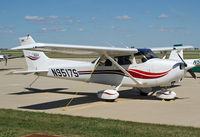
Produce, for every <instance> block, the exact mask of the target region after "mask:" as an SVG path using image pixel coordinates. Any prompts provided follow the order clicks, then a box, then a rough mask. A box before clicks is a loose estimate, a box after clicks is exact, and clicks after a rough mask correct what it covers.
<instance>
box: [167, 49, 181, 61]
mask: <svg viewBox="0 0 200 137" xmlns="http://www.w3.org/2000/svg"><path fill="white" fill-rule="evenodd" d="M178 54H179V55H180V56H181V58H182V59H183V49H180V50H177V49H174V50H172V51H171V53H170V55H169V59H171V60H179V61H181V59H180V57H179V56H178Z"/></svg>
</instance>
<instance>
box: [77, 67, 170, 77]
mask: <svg viewBox="0 0 200 137" xmlns="http://www.w3.org/2000/svg"><path fill="white" fill-rule="evenodd" d="M170 70H171V69H170ZM170 70H168V71H165V72H161V73H151V72H145V71H141V70H135V69H130V70H128V71H127V72H128V73H129V74H131V76H133V77H134V78H140V79H155V78H161V77H163V76H165V75H167V74H168V73H169V71H170ZM94 72H99V73H101V72H102V73H103V72H118V73H123V72H122V71H121V70H95V71H94ZM78 73H80V74H81V73H82V74H83V73H91V71H78ZM123 74H124V73H123Z"/></svg>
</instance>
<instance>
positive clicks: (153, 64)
mask: <svg viewBox="0 0 200 137" xmlns="http://www.w3.org/2000/svg"><path fill="white" fill-rule="evenodd" d="M20 42H21V46H19V47H15V48H12V49H33V48H34V49H36V50H43V51H53V52H65V53H69V52H70V53H74V54H85V53H87V54H93V55H94V54H95V55H99V57H98V58H97V59H95V60H94V61H92V62H83V61H72V60H62V59H51V58H48V57H47V56H46V55H45V54H44V53H43V52H40V51H30V50H24V56H25V58H26V62H27V65H28V70H26V71H15V72H13V73H14V74H30V73H33V74H35V75H38V76H47V77H52V78H63V79H70V80H79V81H87V82H93V83H101V84H107V85H113V86H115V88H114V89H107V90H101V91H99V92H98V93H97V95H98V97H99V98H101V99H105V100H115V99H116V98H118V96H119V93H118V92H117V91H118V89H119V88H120V87H121V86H128V87H135V88H138V89H139V90H140V91H141V93H148V92H151V90H147V89H151V87H156V86H160V87H164V88H163V89H162V90H161V91H159V92H157V97H158V98H162V99H174V98H175V97H176V93H175V92H173V91H170V90H168V89H167V87H168V86H171V85H173V84H174V83H177V82H180V81H181V80H182V79H183V78H184V76H185V73H186V71H187V70H189V69H190V68H192V67H194V65H187V66H186V64H185V63H184V62H183V61H182V60H180V61H177V60H171V59H159V58H158V56H157V55H156V54H154V52H153V51H152V50H154V51H165V50H172V49H173V48H154V49H152V50H151V49H142V48H139V49H136V48H130V49H127V48H114V47H112V48H111V47H97V46H83V45H82V46H81V45H64V44H47V43H36V42H35V41H34V40H33V39H32V37H31V36H30V35H28V36H26V37H23V38H20ZM182 48H191V46H188V47H182Z"/></svg>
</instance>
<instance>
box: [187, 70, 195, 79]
mask: <svg viewBox="0 0 200 137" xmlns="http://www.w3.org/2000/svg"><path fill="white" fill-rule="evenodd" d="M188 72H189V73H190V75H191V76H192V77H193V78H194V79H196V78H197V76H196V75H195V73H194V72H193V71H192V69H189V70H188Z"/></svg>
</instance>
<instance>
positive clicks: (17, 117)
mask: <svg viewBox="0 0 200 137" xmlns="http://www.w3.org/2000/svg"><path fill="white" fill-rule="evenodd" d="M127 113H128V112H127ZM33 133H42V134H49V135H60V136H75V137H79V136H80V137H102V136H103V137H133V136H134V137H138V136H142V137H160V136H162V137H169V136H173V137H176V136H177V137H197V136H199V135H200V129H199V128H193V127H181V126H169V125H160V124H146V123H136V122H127V121H120V120H111V119H100V118H85V117H77V116H68V115H60V114H46V113H41V112H37V113H36V112H25V111H17V110H8V109H0V136H1V137H19V136H24V135H28V134H33Z"/></svg>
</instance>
